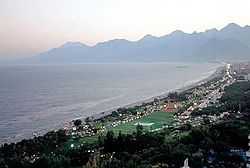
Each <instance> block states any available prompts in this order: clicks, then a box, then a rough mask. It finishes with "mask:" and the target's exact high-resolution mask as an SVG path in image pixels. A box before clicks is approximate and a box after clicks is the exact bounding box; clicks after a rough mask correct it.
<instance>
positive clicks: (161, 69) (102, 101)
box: [0, 63, 218, 143]
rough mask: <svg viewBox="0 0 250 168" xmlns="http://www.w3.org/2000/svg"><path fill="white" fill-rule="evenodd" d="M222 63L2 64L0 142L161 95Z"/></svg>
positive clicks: (0, 75) (203, 74) (0, 73)
mask: <svg viewBox="0 0 250 168" xmlns="http://www.w3.org/2000/svg"><path fill="white" fill-rule="evenodd" d="M216 67H218V64H173V63H171V64H170V63H126V64H122V63H120V64H77V65H33V66H32V65H16V66H1V67H0V143H3V142H7V141H15V140H20V139H22V138H25V137H31V136H32V133H33V132H35V131H39V132H43V133H44V132H46V131H48V130H51V129H53V128H58V127H61V126H62V125H63V124H64V123H65V122H67V121H70V120H72V119H74V118H78V117H86V116H90V115H93V114H97V113H100V112H101V111H105V110H109V109H111V108H114V107H119V106H124V105H127V104H130V103H134V102H137V101H139V100H143V99H147V98H149V97H152V96H157V95H160V94H162V93H165V92H167V91H170V90H173V89H177V88H180V87H183V86H186V85H188V84H191V83H192V82H195V81H197V80H200V79H203V78H205V77H207V76H209V75H210V74H211V73H212V72H213V71H214V70H215V69H216Z"/></svg>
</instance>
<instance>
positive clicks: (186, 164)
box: [182, 158, 190, 168]
mask: <svg viewBox="0 0 250 168" xmlns="http://www.w3.org/2000/svg"><path fill="white" fill-rule="evenodd" d="M182 168H190V167H189V166H188V158H187V159H185V161H184V165H183V167H182Z"/></svg>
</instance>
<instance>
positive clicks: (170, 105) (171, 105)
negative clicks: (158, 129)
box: [164, 102, 178, 112]
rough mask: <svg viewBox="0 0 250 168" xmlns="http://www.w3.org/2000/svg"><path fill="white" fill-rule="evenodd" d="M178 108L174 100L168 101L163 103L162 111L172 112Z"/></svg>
mask: <svg viewBox="0 0 250 168" xmlns="http://www.w3.org/2000/svg"><path fill="white" fill-rule="evenodd" d="M177 108H178V104H177V103H174V102H168V103H167V104H165V105H164V111H165V112H174V111H176V110H177Z"/></svg>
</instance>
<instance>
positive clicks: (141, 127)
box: [136, 124, 143, 137]
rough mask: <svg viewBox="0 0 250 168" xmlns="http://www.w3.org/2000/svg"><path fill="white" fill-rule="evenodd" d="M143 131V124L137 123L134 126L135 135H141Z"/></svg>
mask: <svg viewBox="0 0 250 168" xmlns="http://www.w3.org/2000/svg"><path fill="white" fill-rule="evenodd" d="M142 133H143V126H142V125H141V124H137V126H136V136H137V137H138V136H141V135H142Z"/></svg>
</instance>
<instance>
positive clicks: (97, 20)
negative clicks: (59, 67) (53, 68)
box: [0, 0, 250, 58]
mask: <svg viewBox="0 0 250 168" xmlns="http://www.w3.org/2000/svg"><path fill="white" fill-rule="evenodd" d="M249 7H250V1H249V0H0V57H2V58H11V57H24V56H30V55H35V54H37V53H40V52H43V51H46V50H48V49H50V48H55V47H58V46H60V45H62V44H64V43H65V42H68V41H79V42H82V43H85V44H88V45H95V44H96V43H98V42H103V41H107V40H111V39H116V38H124V39H128V40H131V41H135V40H138V39H140V38H142V37H143V36H144V35H146V34H151V35H154V36H162V35H165V34H168V33H171V32H173V31H175V30H177V29H178V30H182V31H184V32H187V33H192V32H194V31H197V32H201V31H205V30H206V29H210V28H217V29H221V28H222V27H224V26H225V25H227V24H228V23H232V22H234V23H237V24H239V25H241V26H244V25H250V10H249Z"/></svg>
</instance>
